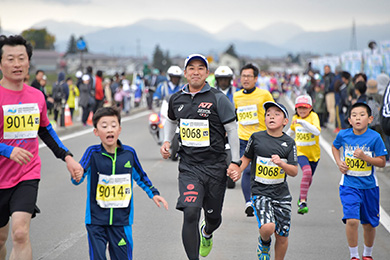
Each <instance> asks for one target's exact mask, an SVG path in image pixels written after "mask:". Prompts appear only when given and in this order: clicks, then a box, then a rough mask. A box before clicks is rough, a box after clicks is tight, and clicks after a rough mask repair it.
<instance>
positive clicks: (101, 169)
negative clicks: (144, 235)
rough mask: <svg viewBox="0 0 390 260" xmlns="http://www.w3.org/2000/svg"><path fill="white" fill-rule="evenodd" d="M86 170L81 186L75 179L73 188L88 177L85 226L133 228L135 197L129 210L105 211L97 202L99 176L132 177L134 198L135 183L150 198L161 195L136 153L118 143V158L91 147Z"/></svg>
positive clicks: (83, 160) (83, 162) (84, 160)
mask: <svg viewBox="0 0 390 260" xmlns="http://www.w3.org/2000/svg"><path fill="white" fill-rule="evenodd" d="M80 164H81V166H82V167H83V168H84V175H83V177H82V179H81V180H80V182H76V181H75V180H73V179H72V182H73V184H75V185H79V184H80V183H82V182H83V181H84V179H85V177H87V179H88V184H87V207H86V214H85V224H93V225H118V226H128V225H132V224H133V217H134V210H133V207H134V203H133V196H131V201H130V203H129V206H128V207H127V208H101V207H100V206H99V205H98V204H97V202H96V190H97V186H98V181H99V174H98V173H100V174H101V173H104V174H112V175H113V174H129V173H130V175H131V194H133V181H135V182H136V183H137V184H138V186H140V187H141V188H142V189H143V190H144V191H145V192H146V193H147V194H148V196H149V198H153V196H154V195H160V193H159V191H158V190H157V189H156V188H155V187H154V186H153V184H152V182H151V181H150V180H149V178H148V176H147V175H146V173H145V172H144V170H143V169H142V167H141V164H140V162H139V160H138V157H137V154H136V152H135V150H134V149H133V148H132V147H130V146H126V145H122V143H121V142H120V141H119V140H118V148H117V149H116V152H115V154H109V153H108V152H107V151H106V150H105V149H104V147H103V145H101V144H100V145H93V146H90V147H88V149H87V150H86V151H85V153H84V155H83V157H82V158H81V160H80Z"/></svg>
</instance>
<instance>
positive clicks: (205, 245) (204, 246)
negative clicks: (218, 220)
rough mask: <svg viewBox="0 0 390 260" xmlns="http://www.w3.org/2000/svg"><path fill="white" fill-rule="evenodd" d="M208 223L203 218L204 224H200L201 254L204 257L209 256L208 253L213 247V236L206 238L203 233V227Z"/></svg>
mask: <svg viewBox="0 0 390 260" xmlns="http://www.w3.org/2000/svg"><path fill="white" fill-rule="evenodd" d="M205 225H206V222H205V221H204V220H203V221H202V224H201V225H200V247H199V254H200V255H201V256H203V257H205V256H208V254H209V253H210V251H211V248H213V237H212V236H211V237H210V238H205V237H204V236H203V235H202V229H203V228H204V226H205Z"/></svg>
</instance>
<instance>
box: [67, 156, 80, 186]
mask: <svg viewBox="0 0 390 260" xmlns="http://www.w3.org/2000/svg"><path fill="white" fill-rule="evenodd" d="M65 162H66V167H67V168H68V171H69V172H70V175H72V179H73V180H75V181H77V182H79V181H80V180H81V177H82V176H83V173H84V169H83V167H82V166H81V165H80V164H79V163H78V162H76V161H75V159H73V157H72V156H70V155H68V156H66V157H65Z"/></svg>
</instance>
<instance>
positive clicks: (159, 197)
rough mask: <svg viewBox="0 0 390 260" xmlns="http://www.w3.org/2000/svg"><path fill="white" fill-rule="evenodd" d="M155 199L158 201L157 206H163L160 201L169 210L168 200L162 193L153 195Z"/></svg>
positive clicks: (155, 201)
mask: <svg viewBox="0 0 390 260" xmlns="http://www.w3.org/2000/svg"><path fill="white" fill-rule="evenodd" d="M153 201H154V203H156V205H157V207H159V208H161V205H160V202H161V203H162V204H163V205H164V208H165V209H166V210H168V202H167V201H166V200H165V199H164V198H163V197H161V196H160V195H154V196H153Z"/></svg>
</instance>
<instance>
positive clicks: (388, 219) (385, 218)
mask: <svg viewBox="0 0 390 260" xmlns="http://www.w3.org/2000/svg"><path fill="white" fill-rule="evenodd" d="M284 100H285V101H286V102H287V103H288V105H289V106H290V108H291V109H294V104H293V103H292V101H291V100H290V99H288V98H285V99H284ZM320 146H321V147H322V151H325V152H326V153H327V154H328V155H329V157H330V158H331V159H332V160H333V162H334V163H336V161H335V159H334V158H333V154H332V146H331V144H329V143H328V142H327V141H326V140H325V139H324V138H322V136H320ZM379 207H380V208H379V210H380V212H379V215H380V220H379V221H380V223H381V224H382V225H383V227H384V228H385V229H386V230H387V231H388V232H389V233H390V216H389V214H387V212H386V211H385V210H384V209H383V208H382V206H379Z"/></svg>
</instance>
